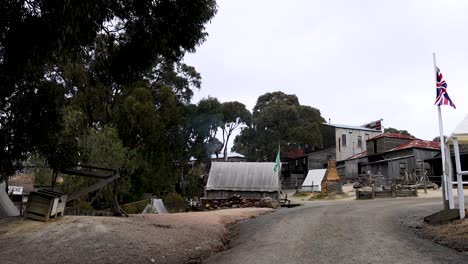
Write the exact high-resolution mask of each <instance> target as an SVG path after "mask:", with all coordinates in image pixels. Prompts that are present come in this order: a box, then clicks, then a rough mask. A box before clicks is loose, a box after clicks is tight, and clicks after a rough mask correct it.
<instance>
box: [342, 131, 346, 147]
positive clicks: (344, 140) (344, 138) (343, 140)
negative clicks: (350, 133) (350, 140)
mask: <svg viewBox="0 0 468 264" xmlns="http://www.w3.org/2000/svg"><path fill="white" fill-rule="evenodd" d="M341 144H342V145H343V147H346V134H341Z"/></svg>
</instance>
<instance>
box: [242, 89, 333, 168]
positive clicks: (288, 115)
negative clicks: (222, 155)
mask: <svg viewBox="0 0 468 264" xmlns="http://www.w3.org/2000/svg"><path fill="white" fill-rule="evenodd" d="M323 122H325V120H324V119H323V117H322V116H321V115H320V111H319V110H318V109H316V108H313V107H310V106H306V105H301V104H300V103H299V99H298V98H297V96H296V95H294V94H285V93H283V92H272V93H266V94H264V95H262V96H260V97H259V98H258V100H257V103H256V104H255V107H254V109H253V115H252V123H251V124H250V125H249V126H248V127H245V128H243V129H242V131H241V134H240V135H239V136H237V137H236V138H235V140H234V147H233V149H234V150H235V151H237V152H239V153H242V154H244V155H246V156H247V157H248V158H249V159H250V160H254V161H275V157H276V154H277V152H278V144H280V145H281V152H282V153H285V152H286V151H288V150H290V149H298V148H301V149H308V148H312V147H313V146H316V147H319V146H321V144H322V139H321V133H320V124H321V123H323Z"/></svg>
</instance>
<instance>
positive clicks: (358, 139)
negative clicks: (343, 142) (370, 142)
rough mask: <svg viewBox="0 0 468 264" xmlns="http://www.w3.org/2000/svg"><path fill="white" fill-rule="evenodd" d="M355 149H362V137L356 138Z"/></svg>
mask: <svg viewBox="0 0 468 264" xmlns="http://www.w3.org/2000/svg"><path fill="white" fill-rule="evenodd" d="M357 147H358V148H362V136H358V137H357Z"/></svg>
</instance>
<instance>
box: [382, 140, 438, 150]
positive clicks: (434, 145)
mask: <svg viewBox="0 0 468 264" xmlns="http://www.w3.org/2000/svg"><path fill="white" fill-rule="evenodd" d="M409 148H422V149H433V150H440V142H435V141H427V140H421V139H415V140H413V141H410V142H407V143H403V144H401V145H399V146H396V147H394V148H392V149H390V150H389V151H388V152H390V151H396V150H402V149H409Z"/></svg>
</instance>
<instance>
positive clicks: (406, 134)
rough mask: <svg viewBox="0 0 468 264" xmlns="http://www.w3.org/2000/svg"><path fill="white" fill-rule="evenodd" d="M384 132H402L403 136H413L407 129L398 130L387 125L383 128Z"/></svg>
mask: <svg viewBox="0 0 468 264" xmlns="http://www.w3.org/2000/svg"><path fill="white" fill-rule="evenodd" d="M384 133H396V134H402V135H405V136H410V137H414V136H413V135H411V134H410V133H409V132H408V131H406V130H399V129H396V128H393V127H387V128H385V129H384Z"/></svg>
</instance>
